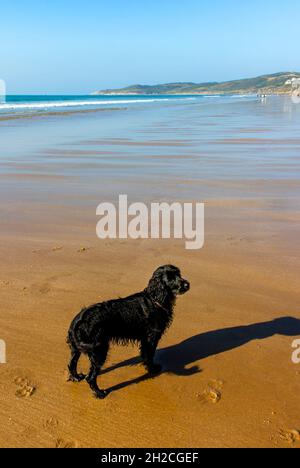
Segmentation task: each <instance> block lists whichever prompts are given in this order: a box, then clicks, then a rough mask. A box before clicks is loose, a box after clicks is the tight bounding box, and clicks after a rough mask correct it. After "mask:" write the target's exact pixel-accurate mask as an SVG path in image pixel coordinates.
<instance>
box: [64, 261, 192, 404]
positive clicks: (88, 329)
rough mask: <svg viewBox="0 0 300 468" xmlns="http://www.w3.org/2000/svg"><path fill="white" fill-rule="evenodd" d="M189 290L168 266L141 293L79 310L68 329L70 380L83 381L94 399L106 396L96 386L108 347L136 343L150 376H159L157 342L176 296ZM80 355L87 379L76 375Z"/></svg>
mask: <svg viewBox="0 0 300 468" xmlns="http://www.w3.org/2000/svg"><path fill="white" fill-rule="evenodd" d="M188 290H189V283H188V281H186V280H184V279H183V278H182V277H181V273H180V270H179V269H178V268H177V267H174V266H172V265H165V266H162V267H160V268H158V269H157V270H156V271H155V272H154V274H153V276H152V278H151V280H150V281H149V284H148V286H147V288H146V289H144V291H142V292H139V293H137V294H133V295H132V296H129V297H126V298H124V299H115V300H111V301H107V302H102V303H99V304H94V305H92V306H90V307H87V308H85V309H82V310H81V312H80V313H79V314H78V315H77V316H76V317H75V318H74V320H73V321H72V323H71V325H70V329H69V332H68V338H67V342H68V344H69V346H70V348H71V360H70V364H69V371H70V380H71V381H73V382H80V381H81V380H84V379H86V380H87V382H88V383H89V385H90V387H91V389H92V391H93V392H94V394H95V396H96V397H98V398H104V397H105V396H106V394H107V392H105V391H104V390H100V389H99V387H98V385H97V377H98V375H99V374H100V370H101V368H102V366H103V364H104V363H105V361H106V358H107V353H108V350H109V346H110V344H111V343H121V344H127V343H129V342H136V343H138V344H139V346H140V351H141V357H142V361H143V363H144V365H145V367H146V369H147V370H148V372H149V373H150V374H158V373H159V372H161V366H160V364H157V363H155V362H154V355H155V351H156V348H157V345H158V342H159V340H160V339H161V337H162V335H163V334H164V333H165V331H166V330H167V329H168V327H169V326H170V325H171V323H172V320H173V309H174V306H175V301H176V296H177V295H178V294H184V293H185V292H187V291H188ZM81 353H84V354H87V355H88V357H89V359H90V362H91V368H90V372H89V374H88V375H87V376H85V375H83V374H78V373H77V363H78V360H79V358H80V355H81Z"/></svg>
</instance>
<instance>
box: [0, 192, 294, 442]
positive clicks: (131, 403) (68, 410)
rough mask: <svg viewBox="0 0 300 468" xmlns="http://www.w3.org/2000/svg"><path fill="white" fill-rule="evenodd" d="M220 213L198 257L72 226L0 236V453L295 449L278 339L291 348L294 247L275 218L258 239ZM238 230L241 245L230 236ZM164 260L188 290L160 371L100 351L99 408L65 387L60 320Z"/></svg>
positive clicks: (286, 360)
mask: <svg viewBox="0 0 300 468" xmlns="http://www.w3.org/2000/svg"><path fill="white" fill-rule="evenodd" d="M220 204H221V202H220V201H219V203H218V204H217V205H218V206H217V207H212V208H211V212H210V213H211V215H212V216H211V218H209V219H208V222H207V233H206V236H207V239H208V241H207V244H206V246H205V248H204V249H203V250H201V251H198V252H187V251H185V250H184V245H183V243H182V242H177V241H176V242H172V241H171V242H169V241H145V240H144V241H124V242H121V241H113V242H112V241H109V242H108V241H97V240H95V237H94V236H93V234H92V230H91V229H89V230H88V231H89V232H90V233H91V234H90V236H89V237H87V236H86V228H85V226H83V225H82V226H77V229H74V230H73V231H72V232H70V235H69V236H68V237H67V236H66V235H63V234H62V233H61V232H59V231H58V232H57V231H55V232H53V238H54V239H55V242H54V241H53V240H52V238H51V235H49V231H47V234H46V233H43V230H42V226H38V225H35V226H36V227H35V228H34V230H33V233H32V234H31V238H29V236H26V235H24V233H23V231H22V233H21V232H18V226H16V230H15V232H14V233H10V234H8V233H5V229H3V233H2V235H1V244H0V255H1V258H3V259H5V263H4V262H2V263H1V269H0V295H1V309H2V311H3V313H1V316H0V330H1V338H2V339H4V340H5V341H6V343H7V358H8V363H7V364H6V365H1V367H0V372H1V380H0V391H1V406H0V421H1V424H0V445H1V446H2V447H23V446H25V447H126V446H129V447H136V446H138V447H144V446H146V447H152V446H156V447H211V446H213V447H221V446H225V447H243V446H246V447H252V446H258V447H299V446H300V443H299V440H298V439H299V437H298V435H297V434H298V433H297V431H298V430H299V428H300V420H299V403H300V396H299V395H300V393H299V381H300V367H299V366H297V365H295V364H293V363H292V361H291V354H292V348H291V345H292V341H293V339H294V338H293V336H289V335H295V334H296V333H298V336H300V325H299V323H300V322H299V320H298V321H297V320H295V319H293V318H292V317H295V318H296V317H299V281H298V278H299V273H300V271H299V270H300V268H299V261H298V258H297V257H295V249H296V250H297V249H298V250H297V251H298V252H299V241H298V239H297V238H295V239H294V240H293V233H292V232H291V233H290V236H287V235H286V233H284V231H283V230H282V226H281V224H280V222H279V224H277V223H278V221H277V220H276V222H274V223H275V224H274V225H273V228H274V229H273V230H270V224H269V223H267V222H265V221H264V223H263V224H259V223H258V224H257V219H255V216H254V215H253V218H252V219H249V218H248V215H245V214H243V210H242V209H241V208H240V211H239V212H237V210H235V213H236V215H237V220H238V222H237V221H234V220H232V222H231V224H230V229H229V228H228V226H229V224H228V220H226V219H225V218H226V209H225V208H224V206H225V207H226V204H225V205H224V206H223V207H222V211H218V210H220ZM231 212H232V210H228V208H227V213H231ZM58 213H59V214H57V216H60V215H61V213H60V212H58ZM246 219H247V233H246V232H244V231H243V229H241V227H240V226H243V225H244V223H245V220H246ZM280 221H281V223H282V222H283V221H284V220H283V219H281V220H280ZM252 222H253V223H255V222H256V224H255V229H253V231H255V232H253V233H251V230H250V232H249V226H251V223H252ZM53 223H54V220H53ZM54 224H55V223H54ZM226 226H227V227H226ZM253 226H254V224H253ZM276 226H277V230H276ZM278 226H279V227H278ZM280 226H281V227H280ZM226 230H228V233H226ZM218 233H220V234H218ZM233 233H234V234H233ZM166 242H167V244H166ZM166 247H168V248H166ZM168 262H172V263H174V264H177V265H178V266H180V267H181V268H182V270H183V273H184V275H185V276H186V277H187V278H188V279H189V280H190V281H191V285H192V287H191V291H190V293H189V294H187V295H185V296H183V297H181V298H180V299H179V300H178V304H177V307H176V313H175V320H174V323H173V326H172V327H171V329H170V330H169V331H168V333H167V335H166V336H165V337H164V338H163V340H162V342H161V343H160V346H159V348H160V350H159V352H158V360H159V361H160V362H161V363H162V364H163V365H164V368H165V372H164V373H163V374H162V375H160V376H158V377H157V378H155V379H144V375H145V372H144V370H143V368H142V367H141V365H140V364H138V362H136V361H135V360H134V359H133V360H132V358H136V357H137V356H138V353H137V348H135V347H129V348H123V347H113V348H112V349H111V352H110V357H109V360H108V362H107V365H106V367H107V370H110V371H109V372H106V371H105V372H104V373H103V375H102V376H101V377H100V379H99V380H100V381H101V384H102V386H103V387H104V388H107V389H111V393H110V394H109V396H108V398H107V399H105V400H104V401H98V400H96V399H94V398H93V397H92V394H91V392H90V390H89V388H88V386H87V384H86V383H85V382H83V383H80V384H73V383H68V382H66V378H67V372H66V368H67V362H68V358H69V351H68V348H67V345H66V344H65V337H66V331H67V328H68V325H69V322H70V320H71V319H72V317H73V315H74V314H75V313H76V312H77V311H78V310H79V309H80V308H81V307H82V306H83V305H87V304H90V303H93V302H95V301H101V300H103V299H107V298H110V297H118V296H119V295H120V296H125V295H127V294H129V293H132V292H134V291H137V290H141V289H142V288H144V286H145V284H146V282H147V281H148V278H149V276H150V275H151V273H152V271H153V270H154V268H156V267H157V266H158V265H160V264H164V263H168ZM284 317H291V318H284ZM274 320H275V321H274ZM255 324H256V325H255ZM86 366H87V361H86V360H85V359H83V360H82V362H81V367H82V369H83V370H84V369H86ZM295 431H296V432H295Z"/></svg>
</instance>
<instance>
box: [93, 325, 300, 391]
mask: <svg viewBox="0 0 300 468" xmlns="http://www.w3.org/2000/svg"><path fill="white" fill-rule="evenodd" d="M274 335H283V336H291V337H296V336H299V335H300V320H299V319H297V318H294V317H281V318H278V319H275V320H272V321H269V322H261V323H255V324H252V325H246V326H240V327H233V328H223V329H221V330H214V331H209V332H206V333H200V334H199V335H195V336H192V337H190V338H188V339H186V340H184V341H182V342H181V343H178V344H175V345H173V346H168V347H167V348H162V349H159V350H157V352H156V360H157V361H158V362H159V363H160V364H162V366H163V372H164V373H172V374H176V375H180V376H189V375H193V374H196V373H199V372H201V369H199V367H198V365H197V364H194V363H196V362H197V361H199V360H201V359H205V358H208V357H210V356H215V355H216V354H221V353H225V352H227V351H230V350H232V349H235V348H239V347H240V346H244V345H245V344H247V343H249V342H251V341H253V340H264V339H266V338H270V337H272V336H274ZM139 362H140V358H138V357H135V358H132V359H127V360H125V361H122V362H120V363H119V364H116V365H114V366H111V367H109V368H106V369H103V371H102V374H105V373H107V372H110V371H112V370H114V369H118V368H120V367H124V366H131V365H135V364H138V363H139ZM193 364H194V365H193ZM191 365H192V366H191ZM189 366H191V367H189ZM149 378H152V377H151V376H149V374H146V375H143V376H141V377H138V378H136V379H132V380H128V381H126V382H122V383H120V384H117V385H115V386H113V387H111V388H109V389H108V391H109V392H113V391H117V390H120V389H122V388H125V387H128V386H129V385H133V384H137V383H139V382H142V381H144V380H147V379H149Z"/></svg>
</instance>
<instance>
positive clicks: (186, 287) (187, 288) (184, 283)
mask: <svg viewBox="0 0 300 468" xmlns="http://www.w3.org/2000/svg"><path fill="white" fill-rule="evenodd" d="M183 289H184V290H185V291H188V290H189V289H190V283H189V282H188V281H186V280H185V281H184V282H183Z"/></svg>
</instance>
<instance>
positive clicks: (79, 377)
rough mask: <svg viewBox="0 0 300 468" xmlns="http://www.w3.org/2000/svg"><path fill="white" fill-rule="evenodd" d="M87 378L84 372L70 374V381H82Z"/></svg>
mask: <svg viewBox="0 0 300 468" xmlns="http://www.w3.org/2000/svg"><path fill="white" fill-rule="evenodd" d="M85 378H86V375H84V374H77V375H70V376H69V378H68V382H82V381H83V380H84V379H85Z"/></svg>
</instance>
